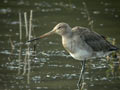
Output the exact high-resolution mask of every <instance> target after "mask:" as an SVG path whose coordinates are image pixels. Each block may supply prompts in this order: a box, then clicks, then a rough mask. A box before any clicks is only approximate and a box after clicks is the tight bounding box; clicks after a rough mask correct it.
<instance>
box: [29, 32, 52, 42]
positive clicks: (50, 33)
mask: <svg viewBox="0 0 120 90" xmlns="http://www.w3.org/2000/svg"><path fill="white" fill-rule="evenodd" d="M52 34H54V31H53V30H52V31H50V32H48V33H45V34H43V35H41V36H40V37H38V38H35V39H32V40H29V41H28V42H32V41H35V40H39V39H41V38H44V37H47V36H49V35H52Z"/></svg>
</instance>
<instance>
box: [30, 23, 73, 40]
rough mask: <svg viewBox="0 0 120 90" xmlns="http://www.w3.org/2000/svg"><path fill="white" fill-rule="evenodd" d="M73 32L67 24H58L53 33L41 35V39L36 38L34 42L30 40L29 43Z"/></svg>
mask: <svg viewBox="0 0 120 90" xmlns="http://www.w3.org/2000/svg"><path fill="white" fill-rule="evenodd" d="M69 32H71V27H70V26H69V25H68V24H67V23H63V22H62V23H58V24H57V25H56V26H55V27H54V28H53V29H52V30H51V31H49V32H47V33H45V34H43V35H41V36H40V37H38V38H36V39H33V40H30V41H29V42H31V41H34V40H38V39H40V38H44V37H46V36H50V35H52V34H58V35H61V36H62V35H65V34H67V33H69Z"/></svg>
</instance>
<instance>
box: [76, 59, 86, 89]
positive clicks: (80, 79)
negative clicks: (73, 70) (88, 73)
mask: <svg viewBox="0 0 120 90" xmlns="http://www.w3.org/2000/svg"><path fill="white" fill-rule="evenodd" d="M85 62H86V60H83V61H82V69H81V72H80V76H79V80H78V83H77V86H78V88H79V89H80V88H81V86H82V84H81V81H82V79H83V78H82V77H84V71H85Z"/></svg>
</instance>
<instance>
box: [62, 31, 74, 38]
mask: <svg viewBox="0 0 120 90" xmlns="http://www.w3.org/2000/svg"><path fill="white" fill-rule="evenodd" d="M71 37H72V32H71V31H70V32H67V33H64V34H62V38H65V39H68V38H71Z"/></svg>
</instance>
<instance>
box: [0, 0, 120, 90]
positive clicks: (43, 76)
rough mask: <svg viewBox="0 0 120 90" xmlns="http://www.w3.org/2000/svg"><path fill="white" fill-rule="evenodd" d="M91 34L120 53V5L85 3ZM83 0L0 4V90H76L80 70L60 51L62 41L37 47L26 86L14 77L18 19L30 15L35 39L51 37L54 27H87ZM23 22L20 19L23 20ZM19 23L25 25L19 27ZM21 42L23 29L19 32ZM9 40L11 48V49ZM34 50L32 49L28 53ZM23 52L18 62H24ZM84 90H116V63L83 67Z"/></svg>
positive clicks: (119, 76)
mask: <svg viewBox="0 0 120 90" xmlns="http://www.w3.org/2000/svg"><path fill="white" fill-rule="evenodd" d="M85 1H86V4H87V7H88V11H89V13H90V16H91V18H92V19H93V21H94V24H93V26H94V30H95V31H96V32H98V33H100V34H103V35H105V36H107V37H111V38H115V39H116V45H117V46H118V47H120V44H119V43H120V40H119V39H120V30H119V29H120V1H119V0H116V1H114V0H92V1H91V0H85ZM82 2H83V1H82V0H79V1H78V0H1V1H0V90H76V89H77V87H76V83H77V81H78V77H79V72H80V69H81V65H80V62H79V61H76V60H74V59H72V58H71V57H70V56H69V55H68V53H67V52H66V51H65V50H64V49H63V47H62V44H61V38H60V37H59V36H56V35H55V36H51V37H49V38H45V39H43V40H40V41H38V42H37V57H36V58H34V59H32V60H31V73H30V84H28V83H27V75H22V70H23V63H22V64H21V66H20V67H21V74H19V75H18V74H17V73H18V67H19V65H18V64H19V63H18V55H19V46H20V43H19V21H18V20H19V18H18V13H19V12H21V13H22V14H23V13H24V12H27V13H28V14H29V11H30V10H31V9H32V10H33V27H34V33H35V35H36V36H39V35H41V34H43V33H45V32H47V31H50V30H51V29H52V28H53V27H54V26H55V25H56V24H57V23H59V22H66V23H69V24H70V26H71V27H73V26H76V25H80V26H85V27H89V26H88V20H87V17H86V14H85V12H84V6H83V5H82ZM22 17H23V15H22ZM23 22H24V21H23ZM23 33H24V36H23V39H24V40H23V41H25V29H23ZM10 37H11V40H12V42H13V45H14V47H15V48H14V50H12V49H11V44H10ZM32 47H33V45H31V48H32ZM25 48H26V47H25V46H23V47H22V61H23V60H24V56H25ZM86 65H87V66H86V72H85V83H86V85H85V90H120V65H119V62H118V61H117V62H111V61H109V62H108V61H106V60H104V59H102V60H96V61H88V62H87V64H86Z"/></svg>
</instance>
